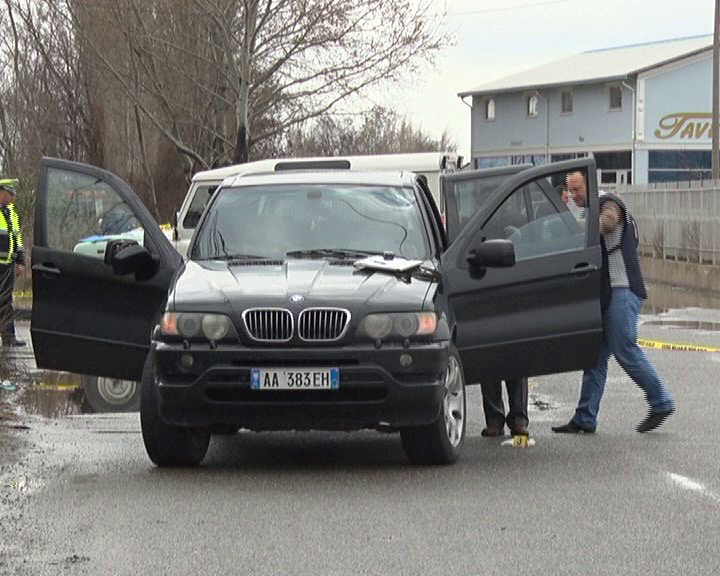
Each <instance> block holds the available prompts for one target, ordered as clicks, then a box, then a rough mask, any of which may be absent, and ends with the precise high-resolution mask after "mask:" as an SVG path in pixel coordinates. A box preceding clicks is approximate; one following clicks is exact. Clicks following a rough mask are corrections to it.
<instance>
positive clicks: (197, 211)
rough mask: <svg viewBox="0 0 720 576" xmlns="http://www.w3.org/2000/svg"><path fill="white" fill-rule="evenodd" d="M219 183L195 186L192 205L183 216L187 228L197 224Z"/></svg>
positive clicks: (183, 222) (183, 223)
mask: <svg viewBox="0 0 720 576" xmlns="http://www.w3.org/2000/svg"><path fill="white" fill-rule="evenodd" d="M217 188H218V187H217V185H212V186H210V185H206V186H198V187H197V188H195V195H194V196H193V199H192V202H191V203H190V207H189V208H188V211H187V214H185V218H183V221H182V225H183V228H185V229H193V228H195V227H196V226H197V223H198V221H199V220H200V216H201V215H202V213H203V210H205V206H207V203H208V202H209V201H210V198H211V197H212V195H213V194H214V193H215V190H217Z"/></svg>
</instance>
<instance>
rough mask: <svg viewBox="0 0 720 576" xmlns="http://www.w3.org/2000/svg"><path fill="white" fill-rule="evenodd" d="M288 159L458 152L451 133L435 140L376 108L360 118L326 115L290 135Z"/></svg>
mask: <svg viewBox="0 0 720 576" xmlns="http://www.w3.org/2000/svg"><path fill="white" fill-rule="evenodd" d="M284 149H285V154H286V155H288V156H339V155H351V154H390V153H394V152H434V151H454V150H456V149H457V145H456V144H455V143H454V142H452V140H451V139H450V137H449V136H448V134H447V132H443V134H442V135H441V136H440V138H438V139H435V138H433V137H432V136H430V135H428V134H426V133H424V132H423V131H422V130H420V129H419V128H417V127H415V126H413V125H412V124H411V123H410V121H409V120H408V119H407V118H402V117H400V116H399V115H398V114H397V113H395V112H393V111H392V110H387V109H385V108H382V107H374V108H373V109H371V110H370V111H369V112H368V113H366V114H364V115H362V116H361V117H360V118H358V117H356V116H352V117H341V118H336V117H332V116H323V117H320V118H318V119H316V120H314V121H311V122H308V123H307V124H306V125H304V126H300V127H298V128H296V129H293V130H291V131H289V132H288V134H287V139H286V142H285V143H284Z"/></svg>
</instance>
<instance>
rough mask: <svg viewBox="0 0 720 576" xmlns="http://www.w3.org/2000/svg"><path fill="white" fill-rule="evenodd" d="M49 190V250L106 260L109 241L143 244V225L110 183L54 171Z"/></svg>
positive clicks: (90, 177) (51, 170) (57, 170)
mask: <svg viewBox="0 0 720 576" xmlns="http://www.w3.org/2000/svg"><path fill="white" fill-rule="evenodd" d="M47 186H48V187H47V194H48V198H47V213H46V215H45V217H46V219H47V221H46V223H45V224H46V229H47V245H48V247H49V248H56V249H59V250H68V251H72V252H76V253H78V254H82V255H85V256H92V257H94V258H104V256H105V246H106V244H107V242H108V240H112V239H116V238H124V239H128V240H135V241H136V242H137V243H138V244H140V245H142V244H143V242H144V230H143V227H142V226H141V224H140V221H139V220H138V218H137V216H136V215H135V214H134V213H133V211H132V209H131V208H130V207H129V206H128V205H127V204H126V203H125V201H124V200H123V199H122V198H121V196H120V195H119V194H118V193H117V192H116V191H115V190H113V188H111V187H110V185H108V184H107V183H106V182H104V181H102V180H99V179H97V178H95V177H92V176H88V175H85V174H78V173H75V172H67V171H65V170H59V169H54V168H51V169H49V172H48V184H47Z"/></svg>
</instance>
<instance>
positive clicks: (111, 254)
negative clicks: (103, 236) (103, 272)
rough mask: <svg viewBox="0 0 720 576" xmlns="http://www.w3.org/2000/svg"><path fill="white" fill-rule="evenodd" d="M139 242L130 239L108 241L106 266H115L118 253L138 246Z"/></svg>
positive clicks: (106, 245)
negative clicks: (129, 247)
mask: <svg viewBox="0 0 720 576" xmlns="http://www.w3.org/2000/svg"><path fill="white" fill-rule="evenodd" d="M136 245H137V242H136V241H135V240H131V239H129V238H117V239H115V240H108V242H107V244H105V264H107V265H108V266H113V262H114V260H115V256H116V255H117V253H118V252H120V251H121V250H123V249H124V248H127V247H128V246H136Z"/></svg>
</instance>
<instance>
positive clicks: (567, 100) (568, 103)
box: [560, 90, 573, 114]
mask: <svg viewBox="0 0 720 576" xmlns="http://www.w3.org/2000/svg"><path fill="white" fill-rule="evenodd" d="M572 112H573V93H572V92H570V90H563V91H562V92H561V93H560V113H561V114H572Z"/></svg>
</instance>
